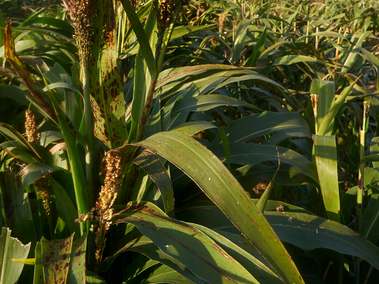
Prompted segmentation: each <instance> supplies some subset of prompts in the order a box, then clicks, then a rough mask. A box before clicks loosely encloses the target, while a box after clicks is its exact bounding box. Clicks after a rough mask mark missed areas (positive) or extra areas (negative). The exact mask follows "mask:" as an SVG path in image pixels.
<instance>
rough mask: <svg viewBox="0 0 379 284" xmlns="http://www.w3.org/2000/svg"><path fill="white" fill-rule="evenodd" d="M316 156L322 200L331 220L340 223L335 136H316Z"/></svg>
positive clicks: (314, 137)
mask: <svg viewBox="0 0 379 284" xmlns="http://www.w3.org/2000/svg"><path fill="white" fill-rule="evenodd" d="M313 139H314V154H315V158H316V161H315V162H316V166H317V173H318V179H319V183H320V187H321V194H322V199H323V200H324V205H325V209H326V212H327V214H328V217H329V219H331V220H334V221H338V222H339V221H340V195H339V186H338V173H337V148H336V137H335V136H320V135H314V136H313Z"/></svg>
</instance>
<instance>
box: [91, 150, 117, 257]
mask: <svg viewBox="0 0 379 284" xmlns="http://www.w3.org/2000/svg"><path fill="white" fill-rule="evenodd" d="M105 163H106V169H107V171H106V175H105V179H104V186H102V187H101V192H100V195H99V199H98V201H97V202H96V211H97V219H98V220H99V228H98V230H97V232H96V239H95V242H96V259H97V260H98V262H100V261H101V256H102V252H103V250H104V244H105V233H106V231H107V230H108V229H109V227H110V225H111V224H112V221H111V219H112V215H113V207H112V206H113V203H114V201H115V200H116V197H117V194H118V190H119V188H120V186H121V174H122V169H121V156H120V155H119V154H117V153H114V152H108V153H107V154H106V156H105Z"/></svg>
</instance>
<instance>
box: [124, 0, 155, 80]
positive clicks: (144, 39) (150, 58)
mask: <svg viewBox="0 0 379 284" xmlns="http://www.w3.org/2000/svg"><path fill="white" fill-rule="evenodd" d="M120 1H121V3H122V5H123V6H124V10H125V12H126V14H127V15H128V18H129V21H130V24H131V25H132V28H133V30H134V32H135V34H136V36H137V39H138V42H139V44H140V48H141V50H142V53H143V56H144V58H145V60H146V64H147V67H148V68H149V72H150V76H151V78H153V79H154V80H155V79H156V78H157V71H158V70H157V67H156V65H155V59H154V55H153V52H152V50H151V47H150V44H149V40H148V36H147V35H146V33H145V30H144V28H143V27H142V24H141V22H140V21H139V19H138V16H137V14H136V13H135V12H134V9H133V7H132V5H131V4H130V2H129V1H128V0H120ZM150 13H152V12H150Z"/></svg>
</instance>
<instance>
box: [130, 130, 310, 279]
mask: <svg viewBox="0 0 379 284" xmlns="http://www.w3.org/2000/svg"><path fill="white" fill-rule="evenodd" d="M135 145H138V146H142V147H144V148H148V149H149V150H150V151H153V152H155V153H157V154H159V155H160V156H162V157H164V158H165V159H167V160H168V161H170V162H171V163H173V164H174V165H175V166H176V167H178V168H179V169H181V170H182V171H183V172H184V173H186V174H187V175H188V176H189V177H190V178H191V179H192V180H194V181H195V182H196V184H197V185H198V186H199V187H200V188H201V189H202V190H203V191H204V192H205V193H206V194H207V195H208V196H209V198H210V199H211V200H212V201H213V202H214V203H215V204H216V205H217V206H218V207H219V208H220V209H221V210H222V211H223V212H224V213H225V214H226V215H227V216H228V218H230V220H231V221H232V222H233V223H234V224H235V226H236V227H237V228H238V229H239V230H240V231H241V232H242V233H243V234H245V236H246V237H247V238H248V239H249V240H250V241H251V242H253V243H254V244H255V245H256V247H257V249H258V250H259V251H260V252H261V253H262V255H263V256H264V257H265V258H266V259H267V261H268V262H269V263H270V265H271V266H272V267H273V268H274V269H275V271H276V272H277V273H278V274H279V275H280V276H281V277H282V278H283V280H284V281H287V282H290V283H303V280H302V277H301V276H300V274H299V272H298V270H297V268H296V266H295V264H294V263H293V261H292V260H291V258H290V256H289V254H288V252H287V251H286V249H285V248H284V246H283V244H282V243H281V242H280V240H279V239H278V237H277V236H276V235H275V233H274V231H273V230H272V228H271V227H270V226H269V225H268V223H267V221H266V219H265V218H264V217H263V215H262V214H261V212H260V211H259V210H258V209H257V208H256V206H255V205H254V204H252V203H251V202H250V199H249V197H248V195H247V193H246V192H245V191H244V189H243V188H242V187H241V186H240V185H239V183H238V182H237V181H236V180H235V178H234V177H233V176H232V174H231V173H230V172H229V171H228V170H227V169H226V168H225V166H224V165H223V164H222V163H221V161H220V160H218V159H217V157H216V156H215V155H214V154H213V153H212V152H210V151H209V150H207V149H206V148H205V147H204V146H202V145H201V144H199V143H198V142H196V141H195V140H194V139H192V138H191V137H189V136H187V135H185V134H183V133H180V132H162V133H158V134H155V135H153V136H150V137H149V138H148V139H146V140H144V141H142V142H139V143H136V144H135Z"/></svg>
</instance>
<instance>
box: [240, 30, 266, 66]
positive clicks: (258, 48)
mask: <svg viewBox="0 0 379 284" xmlns="http://www.w3.org/2000/svg"><path fill="white" fill-rule="evenodd" d="M266 32H267V28H266V27H265V29H264V30H263V33H262V34H261V36H260V37H259V40H258V42H257V43H256V45H255V46H254V52H253V54H252V55H251V56H250V57H249V59H248V60H246V61H245V63H244V65H243V66H244V67H256V66H257V64H258V59H259V57H260V56H261V54H262V52H263V50H264V48H265V43H266Z"/></svg>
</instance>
